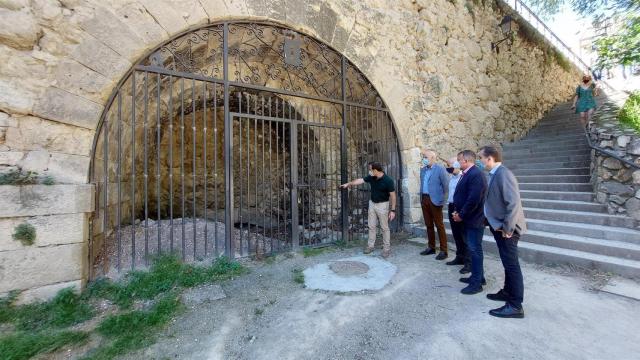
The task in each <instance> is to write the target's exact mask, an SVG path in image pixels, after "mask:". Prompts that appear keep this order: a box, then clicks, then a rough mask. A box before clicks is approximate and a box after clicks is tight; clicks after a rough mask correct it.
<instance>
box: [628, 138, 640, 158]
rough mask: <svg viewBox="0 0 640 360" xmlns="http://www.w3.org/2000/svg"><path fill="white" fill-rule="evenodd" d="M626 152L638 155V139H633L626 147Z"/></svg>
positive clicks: (639, 147)
mask: <svg viewBox="0 0 640 360" xmlns="http://www.w3.org/2000/svg"><path fill="white" fill-rule="evenodd" d="M627 153H629V154H631V155H640V139H636V140H633V141H632V142H631V143H630V144H629V146H628V147H627Z"/></svg>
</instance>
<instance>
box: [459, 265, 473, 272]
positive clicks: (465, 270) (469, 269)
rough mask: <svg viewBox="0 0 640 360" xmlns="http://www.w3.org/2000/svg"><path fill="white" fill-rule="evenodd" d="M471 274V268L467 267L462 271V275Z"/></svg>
mask: <svg viewBox="0 0 640 360" xmlns="http://www.w3.org/2000/svg"><path fill="white" fill-rule="evenodd" d="M470 272H471V266H469V265H465V266H463V267H462V269H460V274H468V273H470Z"/></svg>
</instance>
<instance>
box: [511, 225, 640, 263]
mask: <svg viewBox="0 0 640 360" xmlns="http://www.w3.org/2000/svg"><path fill="white" fill-rule="evenodd" d="M522 241H526V242H530V243H535V244H540V245H548V246H555V247H559V248H563V249H571V250H578V251H584V252H590V253H594V254H600V255H606V256H614V257H617V258H621V259H630V260H640V245H638V244H632V243H628V242H623V241H615V240H602V239H594V238H590V237H585V236H577V235H568V234H556V233H549V232H544V231H537V230H530V231H527V232H526V233H525V234H524V235H523V236H522Z"/></svg>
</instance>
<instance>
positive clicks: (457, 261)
mask: <svg viewBox="0 0 640 360" xmlns="http://www.w3.org/2000/svg"><path fill="white" fill-rule="evenodd" d="M447 265H464V260H462V259H460V258H459V257H456V258H454V259H453V260H451V261H448V262H447Z"/></svg>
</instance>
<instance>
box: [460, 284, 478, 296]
mask: <svg viewBox="0 0 640 360" xmlns="http://www.w3.org/2000/svg"><path fill="white" fill-rule="evenodd" d="M460 292H461V293H463V294H465V295H473V294H477V293H481V292H482V286H473V285H469V286H467V287H466V288H464V289H462V290H460Z"/></svg>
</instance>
